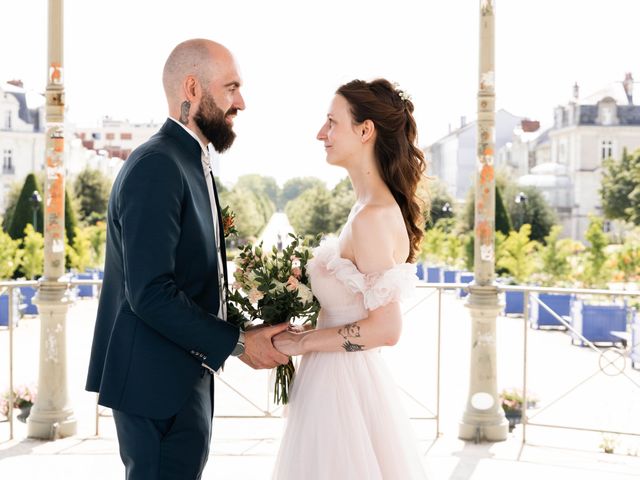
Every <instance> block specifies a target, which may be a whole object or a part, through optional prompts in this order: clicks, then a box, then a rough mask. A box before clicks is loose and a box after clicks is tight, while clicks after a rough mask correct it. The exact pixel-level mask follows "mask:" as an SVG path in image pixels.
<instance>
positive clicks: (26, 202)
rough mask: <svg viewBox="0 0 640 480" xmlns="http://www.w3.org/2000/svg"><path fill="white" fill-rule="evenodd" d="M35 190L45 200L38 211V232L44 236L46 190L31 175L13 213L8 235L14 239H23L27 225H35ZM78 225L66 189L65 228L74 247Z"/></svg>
mask: <svg viewBox="0 0 640 480" xmlns="http://www.w3.org/2000/svg"><path fill="white" fill-rule="evenodd" d="M34 190H38V192H40V195H41V197H42V198H43V201H42V204H41V205H40V208H39V209H38V213H37V221H38V232H40V233H41V234H44V196H45V195H44V189H43V188H42V187H41V186H40V182H39V181H38V179H37V177H36V176H35V175H34V174H32V173H30V174H29V175H27V178H25V181H24V184H23V186H22V189H21V190H20V195H19V196H18V200H17V201H16V203H15V207H14V208H13V212H12V213H11V215H10V217H11V224H10V225H9V228H7V230H6V231H7V233H8V234H9V235H11V238H13V239H21V238H22V237H23V236H24V229H25V227H26V226H27V224H33V207H32V205H31V195H32V194H33V191H34ZM76 225H77V220H76V215H75V210H74V208H73V204H72V202H71V198H70V197H69V191H68V190H66V189H65V192H64V228H65V234H66V237H67V240H68V241H69V243H70V244H71V245H73V239H74V236H75V227H76Z"/></svg>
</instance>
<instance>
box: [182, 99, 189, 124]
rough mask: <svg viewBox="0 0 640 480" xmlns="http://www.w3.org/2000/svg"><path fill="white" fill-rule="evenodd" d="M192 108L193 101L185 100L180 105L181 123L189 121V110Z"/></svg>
mask: <svg viewBox="0 0 640 480" xmlns="http://www.w3.org/2000/svg"><path fill="white" fill-rule="evenodd" d="M190 109H191V102H190V101H189V100H185V101H184V102H182V105H181V106H180V123H181V124H183V125H186V124H187V123H189V110H190Z"/></svg>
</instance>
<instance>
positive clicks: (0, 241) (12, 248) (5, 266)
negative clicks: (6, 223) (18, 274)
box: [0, 231, 24, 280]
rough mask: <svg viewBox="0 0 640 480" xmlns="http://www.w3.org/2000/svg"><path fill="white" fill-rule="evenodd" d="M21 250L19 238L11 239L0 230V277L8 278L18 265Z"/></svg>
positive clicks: (21, 253) (20, 258)
mask: <svg viewBox="0 0 640 480" xmlns="http://www.w3.org/2000/svg"><path fill="white" fill-rule="evenodd" d="M23 253H24V252H23V251H22V250H21V249H20V240H14V239H12V238H11V237H10V236H9V234H8V233H5V232H2V231H0V279H2V280H8V279H10V278H11V277H12V276H13V273H14V272H15V271H16V269H17V268H18V267H19V266H20V262H21V261H22V255H23Z"/></svg>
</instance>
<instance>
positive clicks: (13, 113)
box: [0, 80, 45, 212]
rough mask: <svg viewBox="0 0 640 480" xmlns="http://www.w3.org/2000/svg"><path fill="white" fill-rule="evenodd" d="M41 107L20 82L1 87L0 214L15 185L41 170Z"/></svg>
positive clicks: (40, 98)
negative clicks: (0, 161) (0, 156)
mask: <svg viewBox="0 0 640 480" xmlns="http://www.w3.org/2000/svg"><path fill="white" fill-rule="evenodd" d="M44 104H45V99H44V96H43V95H40V94H37V93H33V92H28V91H26V90H25V89H24V88H23V85H22V82H20V81H19V80H13V81H11V82H8V83H0V155H2V170H1V171H0V212H4V207H5V205H6V200H7V195H8V194H9V191H10V190H11V188H12V187H13V184H14V183H16V182H22V181H23V180H24V178H25V177H26V176H27V174H29V173H30V172H35V171H41V170H43V169H44V153H45V141H44V119H45V117H44V115H45V111H44Z"/></svg>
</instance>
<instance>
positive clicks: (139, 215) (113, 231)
mask: <svg viewBox="0 0 640 480" xmlns="http://www.w3.org/2000/svg"><path fill="white" fill-rule="evenodd" d="M162 82H163V86H164V90H165V93H166V96H167V102H168V107H169V118H168V119H167V121H166V122H165V124H164V125H163V126H162V128H161V129H160V131H159V132H158V133H157V134H155V135H154V136H153V137H151V139H149V140H148V141H147V142H146V143H145V144H143V145H141V146H140V147H139V148H137V149H136V150H135V151H134V152H133V153H132V154H131V156H129V158H128V160H127V161H126V162H125V164H124V166H123V167H122V169H121V171H120V173H119V174H118V177H117V178H116V181H115V183H114V185H113V189H112V192H111V197H110V199H109V211H108V227H107V250H106V262H105V273H104V284H103V288H102V292H101V294H100V303H99V306H98V315H97V319H96V326H95V332H94V338H93V346H92V350H91V360H90V365H89V373H88V378H87V390H89V391H93V392H99V397H98V401H99V403H100V404H101V405H104V406H107V407H111V408H112V409H113V417H114V420H115V424H116V429H117V432H118V441H119V444H120V456H121V458H122V461H123V462H124V464H125V467H126V478H127V479H129V480H138V479H163V480H164V479H180V480H185V479H198V478H200V476H201V474H202V470H203V468H204V465H205V463H206V461H207V457H208V452H209V443H210V439H211V420H212V417H213V377H212V372H214V371H216V370H218V369H219V368H220V367H221V366H222V364H223V362H224V361H225V360H226V359H227V357H228V356H229V355H235V356H238V357H239V358H240V360H242V361H244V362H245V363H247V364H248V365H250V366H251V367H253V368H272V367H274V366H276V365H278V364H285V363H287V362H288V358H287V357H286V356H285V355H282V354H281V353H279V352H278V351H276V350H275V349H274V348H273V345H272V342H271V338H272V337H273V336H274V335H275V334H277V333H279V332H280V331H282V330H284V329H286V327H287V325H286V322H285V323H284V324H282V325H280V326H277V327H268V328H263V329H256V330H253V331H248V332H246V334H243V333H240V332H239V330H238V329H237V328H236V327H234V326H233V325H231V324H229V323H227V322H226V321H225V315H226V308H225V298H224V295H225V284H226V257H225V250H224V236H223V228H222V221H221V216H220V204H219V202H218V196H217V192H216V187H215V183H214V181H213V174H212V173H211V167H210V161H211V158H210V153H209V150H208V147H209V144H212V145H213V148H215V150H216V151H218V152H223V151H225V150H227V149H228V148H229V147H230V146H231V144H232V143H233V140H234V138H235V133H234V132H233V119H234V117H235V116H236V115H237V113H238V111H239V110H244V106H245V105H244V100H243V98H242V95H241V93H240V86H241V80H240V76H239V74H238V71H237V67H236V63H235V60H234V58H233V56H232V55H231V53H230V52H229V51H228V50H227V49H226V48H225V47H223V46H222V45H220V44H217V43H215V42H212V41H210V40H202V39H196V40H188V41H186V42H183V43H181V44H179V45H178V46H177V47H176V48H175V49H174V50H173V51H172V52H171V54H170V55H169V58H168V59H167V61H166V64H165V66H164V71H163V76H162ZM140 87H141V90H144V86H142V85H140Z"/></svg>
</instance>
